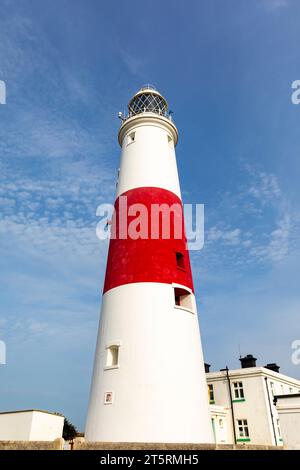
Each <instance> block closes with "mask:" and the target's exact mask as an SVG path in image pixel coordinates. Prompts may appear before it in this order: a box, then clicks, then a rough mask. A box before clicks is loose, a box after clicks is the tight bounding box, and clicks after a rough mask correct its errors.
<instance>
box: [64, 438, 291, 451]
mask: <svg viewBox="0 0 300 470" xmlns="http://www.w3.org/2000/svg"><path fill="white" fill-rule="evenodd" d="M73 450H282V447H275V446H256V445H246V444H245V445H244V444H243V445H233V444H222V445H215V444H186V443H185V444H172V443H166V444H164V443H161V442H160V443H149V442H147V443H144V442H88V441H85V440H84V439H82V438H79V439H75V442H74V447H73Z"/></svg>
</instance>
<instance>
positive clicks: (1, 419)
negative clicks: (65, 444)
mask: <svg viewBox="0 0 300 470" xmlns="http://www.w3.org/2000/svg"><path fill="white" fill-rule="evenodd" d="M63 425H64V417H63V416H59V415H54V414H50V413H45V412H42V411H33V410H29V411H22V412H11V413H0V441H10V440H12V441H53V440H54V439H58V438H60V437H62V431H63Z"/></svg>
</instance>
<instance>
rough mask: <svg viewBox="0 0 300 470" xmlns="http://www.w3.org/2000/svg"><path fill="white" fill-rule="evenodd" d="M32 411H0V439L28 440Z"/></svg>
mask: <svg viewBox="0 0 300 470" xmlns="http://www.w3.org/2000/svg"><path fill="white" fill-rule="evenodd" d="M32 417H33V413H32V412H22V413H21V412H20V413H1V414H0V441H29V440H30V431H31V423H32Z"/></svg>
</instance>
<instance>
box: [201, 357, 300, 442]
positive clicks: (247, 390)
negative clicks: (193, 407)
mask: <svg viewBox="0 0 300 470" xmlns="http://www.w3.org/2000/svg"><path fill="white" fill-rule="evenodd" d="M240 360H241V363H242V368H241V369H236V370H228V369H224V370H221V371H219V372H208V373H207V374H206V378H207V384H208V393H209V402H210V405H211V419H212V425H213V430H214V434H215V440H216V442H217V443H223V444H225V443H226V444H234V443H237V444H242V443H247V444H253V445H273V446H282V445H283V444H288V443H287V442H284V438H283V435H282V432H281V429H280V421H279V415H278V411H277V408H276V406H275V404H274V397H275V396H276V395H287V394H295V393H298V392H299V391H300V381H299V380H297V379H293V378H291V377H288V376H286V375H283V374H281V373H279V372H277V371H279V367H278V366H277V365H276V364H268V365H267V366H266V367H256V359H255V358H253V356H251V355H248V356H246V357H245V358H242V359H240ZM298 420H299V415H298ZM299 425H300V424H299Z"/></svg>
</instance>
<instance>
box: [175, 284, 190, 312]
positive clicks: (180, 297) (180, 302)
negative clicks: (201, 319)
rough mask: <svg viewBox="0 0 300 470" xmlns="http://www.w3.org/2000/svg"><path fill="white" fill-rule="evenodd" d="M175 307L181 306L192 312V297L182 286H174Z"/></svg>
mask: <svg viewBox="0 0 300 470" xmlns="http://www.w3.org/2000/svg"><path fill="white" fill-rule="evenodd" d="M174 300H175V307H181V308H184V309H186V310H189V311H190V312H192V313H194V311H195V308H194V299H193V294H191V292H190V291H188V290H186V289H184V288H182V287H174Z"/></svg>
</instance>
